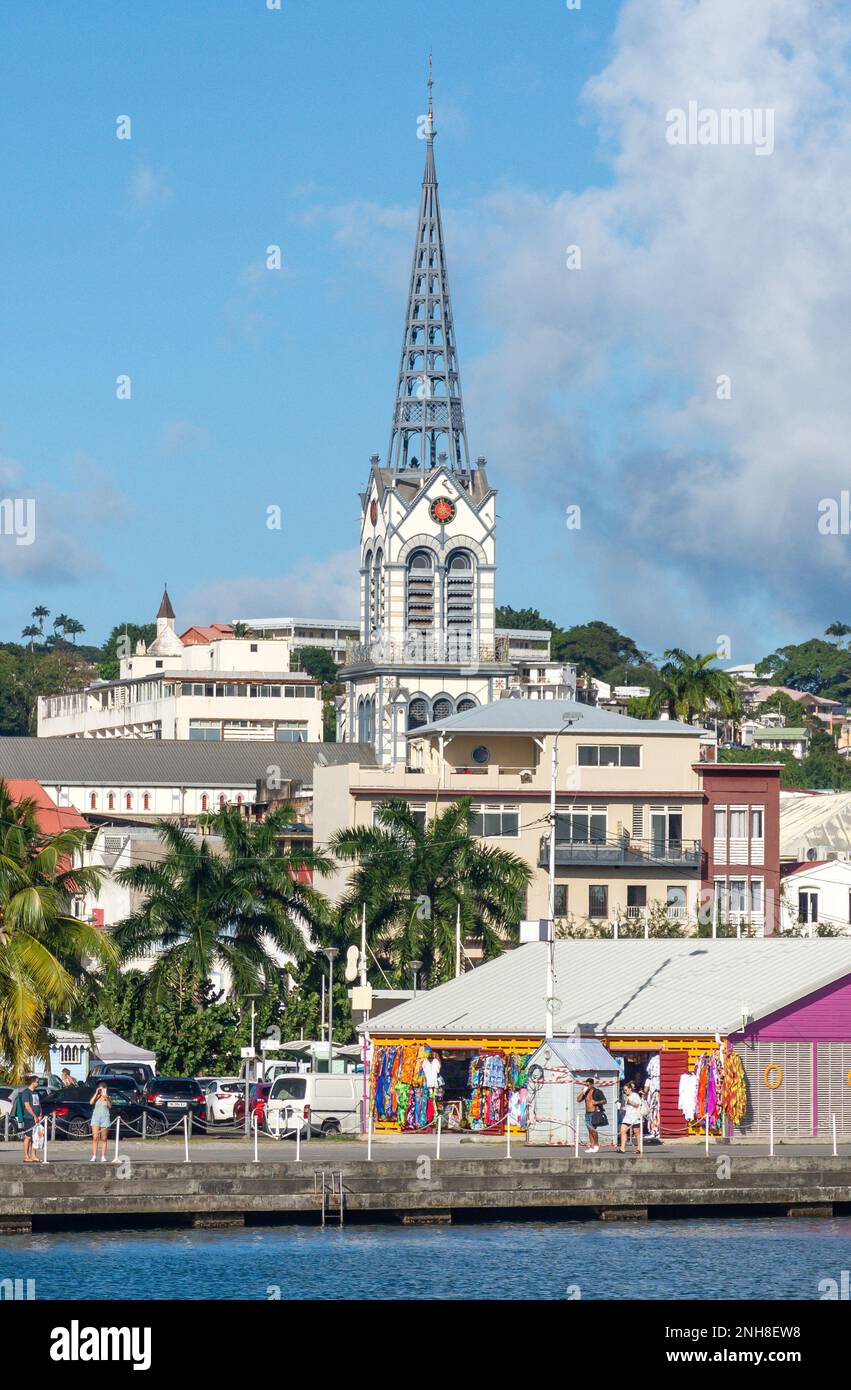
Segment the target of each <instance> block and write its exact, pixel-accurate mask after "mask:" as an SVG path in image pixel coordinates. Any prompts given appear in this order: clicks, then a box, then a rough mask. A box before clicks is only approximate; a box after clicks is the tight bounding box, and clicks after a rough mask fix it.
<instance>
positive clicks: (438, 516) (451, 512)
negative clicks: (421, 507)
mask: <svg viewBox="0 0 851 1390" xmlns="http://www.w3.org/2000/svg"><path fill="white" fill-rule="evenodd" d="M428 511H429V516H430V517H431V519H432V521H439V522H440V523H441V525H444V524H445V523H446V522H447V521H452V520H453V518H454V516H455V511H456V508H455V503H454V502H452V501H450V499H449V498H448V497H436V498H435V499H434V501H433V502H432V504H431V506H430V507H429V509H428Z"/></svg>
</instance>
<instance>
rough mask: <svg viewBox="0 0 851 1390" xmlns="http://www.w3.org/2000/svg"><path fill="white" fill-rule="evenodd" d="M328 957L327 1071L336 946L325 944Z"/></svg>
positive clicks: (330, 1053)
mask: <svg viewBox="0 0 851 1390" xmlns="http://www.w3.org/2000/svg"><path fill="white" fill-rule="evenodd" d="M325 954H326V956H327V957H328V1072H329V1075H330V1073H331V1071H332V1061H333V1056H334V959H335V957H336V956H338V955H339V954H340V952H339V950H338V948H337V947H336V946H326V947H325Z"/></svg>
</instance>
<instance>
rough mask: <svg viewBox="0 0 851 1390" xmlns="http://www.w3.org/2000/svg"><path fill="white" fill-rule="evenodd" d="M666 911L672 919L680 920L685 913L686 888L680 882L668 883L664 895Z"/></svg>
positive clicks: (683, 917)
mask: <svg viewBox="0 0 851 1390" xmlns="http://www.w3.org/2000/svg"><path fill="white" fill-rule="evenodd" d="M665 903H666V911H667V914H668V917H669V918H670V919H671V920H672V921H677V922H681V921H683V920H684V919H685V915H686V890H685V885H684V884H681V883H674V884H669V885H668V889H667V893H666V896H665Z"/></svg>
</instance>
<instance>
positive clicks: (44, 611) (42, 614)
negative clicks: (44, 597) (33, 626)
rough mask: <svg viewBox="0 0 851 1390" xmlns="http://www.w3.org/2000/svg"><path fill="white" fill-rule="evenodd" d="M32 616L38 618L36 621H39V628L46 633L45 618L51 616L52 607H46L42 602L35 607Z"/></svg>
mask: <svg viewBox="0 0 851 1390" xmlns="http://www.w3.org/2000/svg"><path fill="white" fill-rule="evenodd" d="M30 616H31V617H33V618H35V619H36V621H37V623H38V630H39V632H40V633H42V634H43V633H44V620H45V618H49V617H50V609H49V608H44V607H43V606H42V605H41V604H39V605H38V607H37V608H34V609H33V611H32V613H31V615H30Z"/></svg>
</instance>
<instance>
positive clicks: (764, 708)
mask: <svg viewBox="0 0 851 1390" xmlns="http://www.w3.org/2000/svg"><path fill="white" fill-rule="evenodd" d="M754 714H757V715H760V714H780V715H782V716H783V722H784V724H789V725H791V726H792V727H795V726H800V725H802V724H807V723H808V717H807V715H806V714H805V712H804V708H803V705H801V704H799V703H798V701H797V700H793V699H792V697H791V695H787V694H786V692H785V690H775V692H774V694H773V695H769V697H768V699H767V700H762V701H761V703H760V704H758V705H757V707H756V709H755V710H754Z"/></svg>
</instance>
